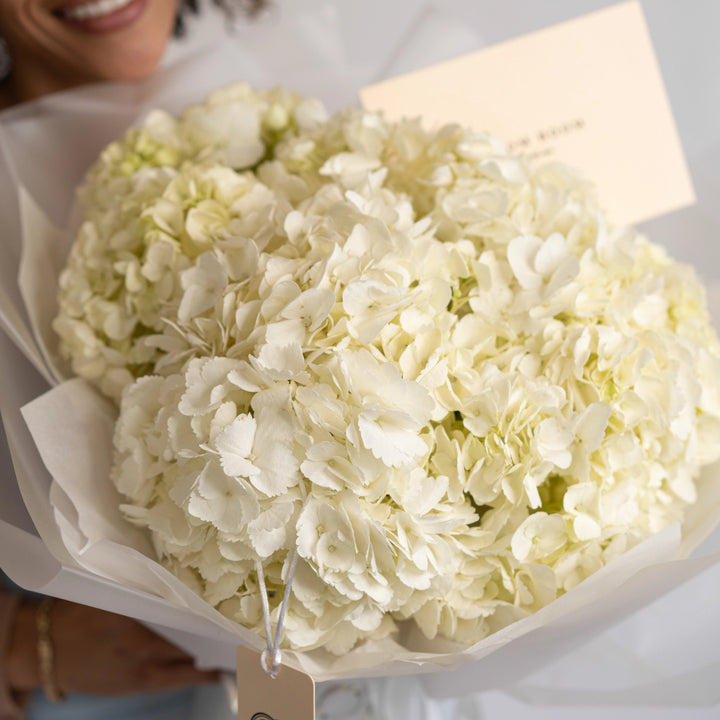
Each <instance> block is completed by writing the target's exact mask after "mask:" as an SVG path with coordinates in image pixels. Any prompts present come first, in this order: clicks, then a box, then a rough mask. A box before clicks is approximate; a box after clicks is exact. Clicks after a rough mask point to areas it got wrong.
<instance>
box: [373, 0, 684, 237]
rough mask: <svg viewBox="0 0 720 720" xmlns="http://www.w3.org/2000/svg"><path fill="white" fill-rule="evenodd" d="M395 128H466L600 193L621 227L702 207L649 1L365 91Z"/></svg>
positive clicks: (618, 7)
mask: <svg viewBox="0 0 720 720" xmlns="http://www.w3.org/2000/svg"><path fill="white" fill-rule="evenodd" d="M360 97H361V99H362V101H363V104H364V105H365V107H366V108H368V109H369V110H383V111H384V112H385V115H386V117H388V118H389V119H391V120H396V119H400V118H401V117H416V116H418V115H422V116H423V118H424V121H425V123H426V125H428V126H433V125H441V124H445V123H459V124H461V125H464V126H467V127H470V128H472V129H474V130H477V131H479V132H489V133H491V134H492V135H496V136H497V137H500V138H501V139H502V140H504V141H505V142H506V143H507V144H508V147H509V149H510V150H511V151H513V152H518V153H522V154H524V155H527V156H529V157H530V158H536V159H538V160H561V161H562V162H564V163H567V164H568V165H571V166H573V167H576V168H578V169H580V171H581V172H582V174H583V175H584V176H585V177H586V178H587V179H589V180H591V181H592V182H593V183H595V184H596V185H597V189H598V197H599V201H600V206H601V207H602V208H603V209H605V210H606V211H607V213H608V218H609V220H610V222H611V223H613V224H616V225H623V224H632V223H637V222H641V221H643V220H647V219H649V218H652V217H656V216H658V215H662V214H663V213H666V212H670V211H671V210H676V209H679V208H681V207H684V206H686V205H690V204H692V203H693V202H694V201H695V195H694V192H693V187H692V182H691V180H690V175H689V173H688V169H687V165H686V163H685V158H684V156H683V152H682V148H681V145H680V139H679V136H678V133H677V130H676V128H675V124H674V121H673V117H672V113H671V110H670V105H669V102H668V99H667V95H666V93H665V88H664V86H663V83H662V78H661V76H660V70H659V67H658V64H657V60H656V58H655V55H654V52H653V48H652V44H651V41H650V35H649V32H648V29H647V26H646V24H645V19H644V17H643V14H642V8H641V6H640V4H639V3H638V2H626V3H622V4H619V5H614V6H611V7H609V8H606V9H604V10H600V11H598V12H594V13H591V14H590V15H585V16H583V17H580V18H577V19H575V20H569V21H567V22H564V23H561V24H560V25H555V26H553V27H550V28H546V29H545V30H540V31H538V32H534V33H531V34H529V35H525V36H523V37H520V38H517V39H515V40H510V41H508V42H505V43H502V44H500V45H495V46H493V47H489V48H486V49H484V50H480V51H478V52H475V53H472V54H470V55H466V56H464V57H461V58H457V59H455V60H450V61H448V62H445V63H441V64H439V65H435V66H433V67H430V68H427V69H425V70H420V71H417V72H414V73H410V74H407V75H403V76H400V77H397V78H394V79H392V80H387V81H385V82H382V83H379V84H377V85H373V86H370V87H367V88H365V89H363V90H361V91H360Z"/></svg>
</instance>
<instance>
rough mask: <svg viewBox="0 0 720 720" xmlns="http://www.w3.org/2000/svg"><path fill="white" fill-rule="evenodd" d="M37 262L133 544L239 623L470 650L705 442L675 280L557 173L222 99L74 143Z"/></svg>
mask: <svg viewBox="0 0 720 720" xmlns="http://www.w3.org/2000/svg"><path fill="white" fill-rule="evenodd" d="M83 197H84V201H85V205H86V211H87V215H86V221H85V223H84V224H83V226H82V229H81V231H80V234H79V237H78V239H77V241H76V243H75V245H74V247H73V249H72V252H71V255H70V258H69V262H68V267H67V269H66V270H65V272H64V274H63V275H62V277H61V292H60V313H59V316H58V318H57V320H56V321H55V328H56V330H57V332H58V333H59V335H60V337H61V349H62V351H63V352H64V354H65V355H66V356H67V357H69V358H70V359H71V361H72V366H73V369H74V370H75V372H77V373H78V374H79V375H80V376H81V377H84V378H86V379H88V380H90V381H91V382H93V383H95V384H96V385H98V386H99V387H100V388H101V389H102V390H103V391H104V392H105V393H106V394H108V395H110V396H111V397H112V398H114V399H115V400H116V401H118V402H119V406H120V414H119V419H118V421H117V425H116V433H115V440H114V444H115V449H116V458H115V466H114V478H113V479H114V481H115V483H116V484H117V487H118V488H119V489H120V491H121V492H122V493H123V494H124V495H125V496H126V497H127V499H128V500H127V504H126V505H124V507H123V510H124V512H125V514H126V516H127V517H128V518H129V519H130V520H131V521H132V522H134V523H136V524H138V525H140V526H143V527H147V528H149V530H150V532H151V534H152V538H153V541H154V545H155V548H156V551H157V554H158V558H159V559H160V560H161V562H162V563H163V564H164V565H165V566H166V567H168V568H170V569H171V570H172V571H173V572H174V573H176V574H177V575H178V576H179V577H180V578H181V579H182V580H183V581H184V582H185V583H186V584H188V585H189V586H190V587H191V588H193V589H194V590H196V592H197V593H198V594H200V595H201V596H203V597H204V598H205V599H206V600H207V601H208V602H209V603H211V604H212V605H214V606H216V607H217V608H218V609H219V610H220V611H221V612H222V613H223V614H225V615H226V616H228V617H229V618H231V619H233V620H235V621H237V622H238V623H240V624H242V625H244V626H246V627H249V628H251V629H253V630H255V631H256V632H257V633H258V634H260V635H262V634H263V630H262V618H263V614H262V607H261V603H260V597H259V593H258V578H257V574H256V562H257V561H258V560H260V561H261V562H262V564H263V566H264V570H265V574H266V575H267V577H268V584H269V590H270V591H271V592H270V597H271V600H270V604H271V609H273V611H277V607H278V604H279V602H280V598H281V597H282V594H283V592H282V590H283V586H284V584H285V581H286V580H287V574H288V566H289V564H290V559H291V557H292V555H293V553H294V552H295V550H297V553H298V555H299V557H300V562H299V565H298V568H297V573H296V574H295V577H294V580H293V582H292V591H291V595H290V603H289V608H288V614H287V618H286V621H285V632H286V639H287V643H288V644H289V645H290V646H291V647H293V648H295V649H300V650H305V649H311V648H317V647H325V648H327V649H328V650H330V651H331V652H334V653H343V652H345V651H347V650H348V649H350V648H352V647H353V646H354V645H355V644H356V643H358V642H359V641H362V640H363V639H367V638H380V637H385V636H387V635H388V634H390V633H393V632H395V631H396V630H397V628H398V624H399V623H402V622H406V621H414V622H415V623H416V625H417V626H418V627H419V628H420V630H421V631H422V632H423V633H424V634H425V635H426V636H427V637H429V638H433V637H436V636H440V637H443V638H447V639H450V640H454V641H457V642H459V643H463V644H470V643H473V642H476V641H478V640H479V639H481V638H483V637H485V636H486V635H488V634H489V633H492V632H494V631H496V630H498V629H499V628H502V627H504V626H506V625H508V624H509V623H511V622H513V621H515V620H517V619H519V618H521V617H524V616H526V615H528V614H529V613H532V612H534V611H536V610H538V609H539V608H541V607H543V606H545V605H547V604H548V603H549V602H551V601H552V600H554V599H555V598H557V597H558V596H559V595H561V594H562V593H564V592H566V591H568V590H569V589H571V588H573V587H574V586H575V585H577V584H578V583H580V582H581V581H582V580H583V579H585V578H586V577H588V576H589V575H590V574H592V573H594V572H595V571H596V570H598V569H599V568H601V567H602V566H603V565H605V564H606V563H607V562H609V561H610V560H612V559H613V558H615V557H617V556H618V555H619V554H621V553H623V552H625V551H626V550H628V549H629V548H631V547H633V546H635V545H637V544H638V543H639V542H640V541H642V540H644V539H646V538H647V537H649V536H650V535H651V534H653V533H655V532H657V531H659V530H660V529H662V528H664V527H665V526H667V525H668V524H670V523H672V522H673V521H675V520H677V519H679V518H681V517H682V515H683V511H684V509H685V508H686V506H687V505H688V504H689V503H692V502H693V501H694V499H695V486H694V478H695V477H696V476H697V474H698V472H699V469H700V468H701V466H703V465H705V464H707V463H709V462H711V461H714V460H715V459H717V458H718V456H720V384H719V383H718V378H720V344H719V343H718V339H717V337H716V336H715V333H714V332H713V330H712V329H711V327H710V322H709V318H708V313H707V310H706V303H705V298H704V291H703V289H702V287H701V285H700V283H699V282H698V280H697V278H696V277H695V275H694V274H693V272H692V271H691V270H690V269H689V268H687V267H685V266H682V265H679V264H677V263H675V262H673V261H672V260H670V259H669V258H668V257H667V256H666V254H665V253H664V252H663V250H661V249H660V248H659V247H657V246H655V245H653V244H651V243H649V242H648V241H646V240H645V239H644V238H642V237H641V236H639V235H638V234H637V233H636V232H634V231H633V230H628V229H613V228H610V227H608V226H606V224H605V221H604V217H603V214H602V212H600V210H599V209H598V206H597V204H596V200H595V197H594V195H593V193H592V191H591V189H590V188H589V187H588V185H586V184H585V183H584V182H583V181H582V180H580V179H579V178H578V177H577V176H576V174H575V173H573V172H572V171H570V170H569V169H567V168H565V167H562V166H558V165H550V166H545V167H541V168H539V169H530V168H529V167H528V165H526V163H525V162H524V161H523V160H522V159H519V158H517V157H512V156H510V155H508V154H507V152H506V151H505V149H504V147H503V145H502V144H501V143H500V142H499V141H498V140H496V139H494V138H492V137H489V136H486V135H479V134H473V133H470V132H468V131H465V130H463V129H461V128H458V127H445V128H442V129H441V130H439V131H434V132H430V131H428V130H425V129H423V127H422V126H421V124H420V123H419V122H415V121H405V122H401V123H397V124H392V123H388V122H386V121H384V120H383V118H382V117H381V116H379V115H377V114H372V113H367V112H363V111H360V110H357V109H351V110H348V111H345V112H342V113H340V114H338V115H336V116H334V117H331V118H328V117H327V116H326V114H325V112H324V110H323V109H322V107H321V106H320V105H319V104H318V103H316V102H314V101H312V100H307V99H302V98H300V97H297V96H294V95H292V94H290V93H288V92H285V91H282V90H275V91H270V92H255V91H253V90H251V89H250V88H249V87H248V86H246V85H236V86H233V87H230V88H228V89H226V90H223V91H220V92H217V93H215V94H213V95H212V96H210V98H209V99H208V101H207V102H206V103H205V104H204V105H199V106H194V107H191V108H190V109H188V110H187V111H186V112H185V113H184V114H183V116H182V117H181V118H179V119H175V118H172V117H170V116H168V115H167V114H164V113H162V112H154V113H152V114H151V115H150V116H149V117H148V119H147V121H146V122H145V124H144V125H143V126H142V127H141V128H140V129H134V130H131V131H130V132H129V133H128V134H127V136H126V137H125V138H124V139H123V140H121V141H119V142H116V143H114V144H112V145H111V146H109V147H108V148H107V149H106V150H105V151H104V153H103V154H102V156H101V158H100V160H99V162H98V163H97V165H96V166H95V168H94V169H93V171H92V172H91V174H90V177H89V180H88V182H87V185H86V187H85V189H84V193H83Z"/></svg>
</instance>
